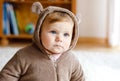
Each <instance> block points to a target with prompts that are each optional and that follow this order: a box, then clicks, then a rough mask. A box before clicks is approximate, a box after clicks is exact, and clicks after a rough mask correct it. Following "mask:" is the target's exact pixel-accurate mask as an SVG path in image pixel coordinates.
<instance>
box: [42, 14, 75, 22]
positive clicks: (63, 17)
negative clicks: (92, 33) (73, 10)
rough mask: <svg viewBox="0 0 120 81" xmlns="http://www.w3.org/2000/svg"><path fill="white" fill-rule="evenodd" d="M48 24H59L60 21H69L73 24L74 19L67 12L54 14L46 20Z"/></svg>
mask: <svg viewBox="0 0 120 81" xmlns="http://www.w3.org/2000/svg"><path fill="white" fill-rule="evenodd" d="M44 21H46V22H49V23H54V22H58V21H68V22H73V20H72V18H71V16H70V15H68V14H67V13H65V12H52V13H49V14H48V15H47V16H46V18H45V20H44Z"/></svg>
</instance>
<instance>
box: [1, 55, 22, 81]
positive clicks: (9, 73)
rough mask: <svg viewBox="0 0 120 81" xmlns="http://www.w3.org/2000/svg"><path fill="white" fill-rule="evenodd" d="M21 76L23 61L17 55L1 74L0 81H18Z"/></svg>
mask: <svg viewBox="0 0 120 81" xmlns="http://www.w3.org/2000/svg"><path fill="white" fill-rule="evenodd" d="M20 75H21V61H20V58H19V56H18V53H16V54H15V55H14V56H13V57H12V58H11V59H10V60H9V61H8V63H7V64H6V65H5V66H4V68H3V69H2V70H1V72H0V81H18V80H19V77H20Z"/></svg>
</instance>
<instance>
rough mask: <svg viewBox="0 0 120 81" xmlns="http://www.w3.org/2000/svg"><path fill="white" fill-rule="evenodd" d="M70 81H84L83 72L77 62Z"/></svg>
mask: <svg viewBox="0 0 120 81" xmlns="http://www.w3.org/2000/svg"><path fill="white" fill-rule="evenodd" d="M70 81H85V76H84V72H83V69H82V67H81V64H80V62H79V61H78V60H77V62H76V63H75V67H74V69H73V72H72V76H71V80H70Z"/></svg>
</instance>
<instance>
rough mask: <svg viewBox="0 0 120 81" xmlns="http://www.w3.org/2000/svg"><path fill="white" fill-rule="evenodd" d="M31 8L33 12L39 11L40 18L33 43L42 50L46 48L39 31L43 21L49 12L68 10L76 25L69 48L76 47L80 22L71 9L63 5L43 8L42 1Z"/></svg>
mask: <svg viewBox="0 0 120 81" xmlns="http://www.w3.org/2000/svg"><path fill="white" fill-rule="evenodd" d="M31 9H32V12H34V13H37V14H38V15H39V18H38V20H37V24H36V27H35V31H34V34H33V43H35V44H36V45H37V46H38V47H39V48H40V49H41V50H44V47H43V46H42V44H41V42H40V40H41V39H40V33H39V32H40V29H41V26H42V23H43V21H44V19H45V18H46V16H47V15H48V14H49V13H52V12H54V11H58V12H66V13H67V14H68V15H70V17H71V18H72V19H73V21H74V26H75V27H74V35H73V40H72V41H71V45H70V48H69V50H71V49H72V48H74V47H75V45H76V43H77V40H78V37H79V22H78V18H77V17H76V16H75V15H74V14H73V13H72V12H71V11H70V10H68V9H65V8H61V7H56V6H48V7H47V8H44V9H43V7H42V5H41V3H40V2H34V3H33V5H32V7H31Z"/></svg>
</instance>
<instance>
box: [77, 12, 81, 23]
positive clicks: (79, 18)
mask: <svg viewBox="0 0 120 81" xmlns="http://www.w3.org/2000/svg"><path fill="white" fill-rule="evenodd" d="M76 18H77V21H78V24H80V23H81V21H82V19H81V14H77V15H76Z"/></svg>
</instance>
